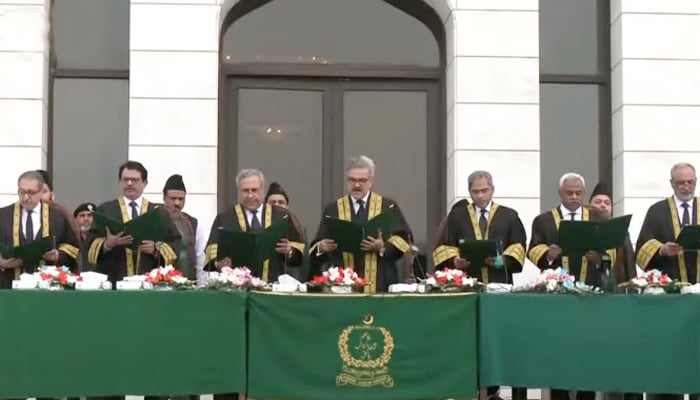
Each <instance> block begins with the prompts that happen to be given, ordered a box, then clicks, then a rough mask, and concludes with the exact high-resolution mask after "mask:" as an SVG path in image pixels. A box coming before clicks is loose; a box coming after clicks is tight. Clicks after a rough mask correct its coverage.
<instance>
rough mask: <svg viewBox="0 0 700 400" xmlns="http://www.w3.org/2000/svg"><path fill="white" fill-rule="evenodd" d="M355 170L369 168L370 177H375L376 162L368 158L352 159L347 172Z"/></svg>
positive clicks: (358, 157)
mask: <svg viewBox="0 0 700 400" xmlns="http://www.w3.org/2000/svg"><path fill="white" fill-rule="evenodd" d="M353 168H367V169H368V170H369V176H374V161H372V159H371V158H369V157H367V156H357V157H352V158H351V159H350V161H349V162H348V167H347V168H346V169H345V170H346V171H348V170H351V169H353Z"/></svg>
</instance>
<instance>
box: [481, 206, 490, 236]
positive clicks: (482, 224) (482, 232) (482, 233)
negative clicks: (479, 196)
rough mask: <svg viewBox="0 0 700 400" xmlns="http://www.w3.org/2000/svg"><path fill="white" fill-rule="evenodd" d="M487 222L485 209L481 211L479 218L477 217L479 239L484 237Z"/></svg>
mask: <svg viewBox="0 0 700 400" xmlns="http://www.w3.org/2000/svg"><path fill="white" fill-rule="evenodd" d="M488 224H489V221H488V220H487V219H486V209H485V208H482V209H481V216H480V217H479V230H480V231H481V237H482V238H484V237H486V228H487V227H488Z"/></svg>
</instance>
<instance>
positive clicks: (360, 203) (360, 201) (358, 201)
mask: <svg viewBox="0 0 700 400" xmlns="http://www.w3.org/2000/svg"><path fill="white" fill-rule="evenodd" d="M357 204H359V205H363V204H365V201H364V200H362V199H360V200H357Z"/></svg>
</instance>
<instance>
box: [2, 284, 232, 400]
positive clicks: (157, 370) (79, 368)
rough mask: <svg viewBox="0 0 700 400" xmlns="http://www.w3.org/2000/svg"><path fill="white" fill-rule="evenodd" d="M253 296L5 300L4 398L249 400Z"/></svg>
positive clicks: (19, 294)
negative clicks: (204, 397)
mask: <svg viewBox="0 0 700 400" xmlns="http://www.w3.org/2000/svg"><path fill="white" fill-rule="evenodd" d="M245 312H246V294H245V293H243V292H240V293H238V292H231V293H224V292H198V293H195V292H184V291H143V292H122V291H104V292H89V291H85V292H83V291H62V292H46V291H19V290H3V291H0V343H3V344H4V349H3V351H2V356H0V398H26V397H63V396H74V397H75V396H108V395H124V394H130V395H185V394H199V393H227V392H228V393H230V392H238V391H240V392H244V391H245V382H246V366H245V361H246V354H245V351H246V346H245Z"/></svg>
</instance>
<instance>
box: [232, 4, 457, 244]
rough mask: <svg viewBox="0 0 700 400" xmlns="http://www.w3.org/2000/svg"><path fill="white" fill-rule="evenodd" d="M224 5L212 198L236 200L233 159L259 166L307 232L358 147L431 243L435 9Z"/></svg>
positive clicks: (437, 194) (440, 86)
mask: <svg viewBox="0 0 700 400" xmlns="http://www.w3.org/2000/svg"><path fill="white" fill-rule="evenodd" d="M256 6H258V7H257V8H256ZM237 8H238V9H237ZM231 13H232V15H233V17H231V16H230V17H229V18H228V19H229V22H230V23H231V25H230V27H229V28H228V29H225V30H224V31H223V37H222V43H221V48H222V51H221V57H222V59H221V62H222V74H223V76H224V78H225V79H223V80H222V81H223V82H226V85H227V86H226V89H225V90H223V91H222V100H221V101H222V102H223V106H222V110H225V112H223V113H222V119H221V121H220V146H219V148H220V158H219V160H220V165H221V169H222V170H223V171H225V173H224V174H223V176H222V177H220V185H219V187H220V188H222V189H220V190H219V193H221V195H220V199H219V200H220V206H221V207H224V206H229V205H230V204H231V203H232V202H234V201H235V196H234V195H235V189H234V188H235V182H234V178H235V174H236V172H237V171H238V170H239V169H241V168H250V167H257V168H260V169H261V170H262V171H263V172H264V173H265V175H266V178H267V180H268V182H271V181H277V182H279V183H280V184H281V185H282V186H283V187H284V188H285V190H287V192H288V193H289V195H290V208H291V209H292V211H294V212H295V213H296V214H297V215H299V217H300V219H301V221H302V223H303V224H304V225H305V227H306V229H307V234H308V236H310V237H311V238H313V236H314V235H315V234H316V230H317V227H318V224H319V222H320V218H321V211H322V208H323V206H324V205H325V204H327V203H328V202H330V201H332V200H334V199H335V198H337V197H339V196H341V195H343V194H345V191H346V184H345V165H346V162H347V160H348V158H349V157H351V156H355V155H360V154H364V155H367V156H369V157H371V158H372V159H373V160H374V161H375V163H376V164H377V171H376V179H375V189H376V191H377V192H378V193H380V194H382V195H384V196H388V197H391V198H393V199H395V200H396V201H397V202H398V203H399V205H400V206H401V208H402V211H403V212H404V214H405V215H406V217H407V219H408V222H409V224H410V225H411V227H412V228H413V231H414V238H413V240H414V241H415V242H416V243H417V244H418V245H419V246H421V247H422V248H423V250H425V251H426V252H427V253H430V252H431V251H432V249H430V248H428V246H429V245H430V244H432V240H433V238H434V232H435V229H436V228H437V225H438V223H439V222H440V219H441V218H442V216H443V215H444V212H445V209H444V208H445V189H444V188H445V137H444V135H445V133H444V131H445V128H444V105H443V104H444V101H443V98H444V95H443V93H444V77H443V73H442V68H443V62H442V54H443V53H444V51H443V49H442V46H443V44H442V43H443V39H442V38H443V37H444V32H443V31H442V23H441V21H440V19H439V17H438V16H437V15H435V14H434V13H433V11H432V9H430V7H428V6H427V5H425V3H424V2H423V1H421V0H401V1H394V0H390V1H382V0H353V1H346V0H297V1H294V2H289V1H280V0H278V1H272V2H267V1H257V0H250V1H245V0H243V1H241V2H239V3H237V4H236V5H235V6H234V8H233V10H232V11H231ZM223 188H225V189H223Z"/></svg>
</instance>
